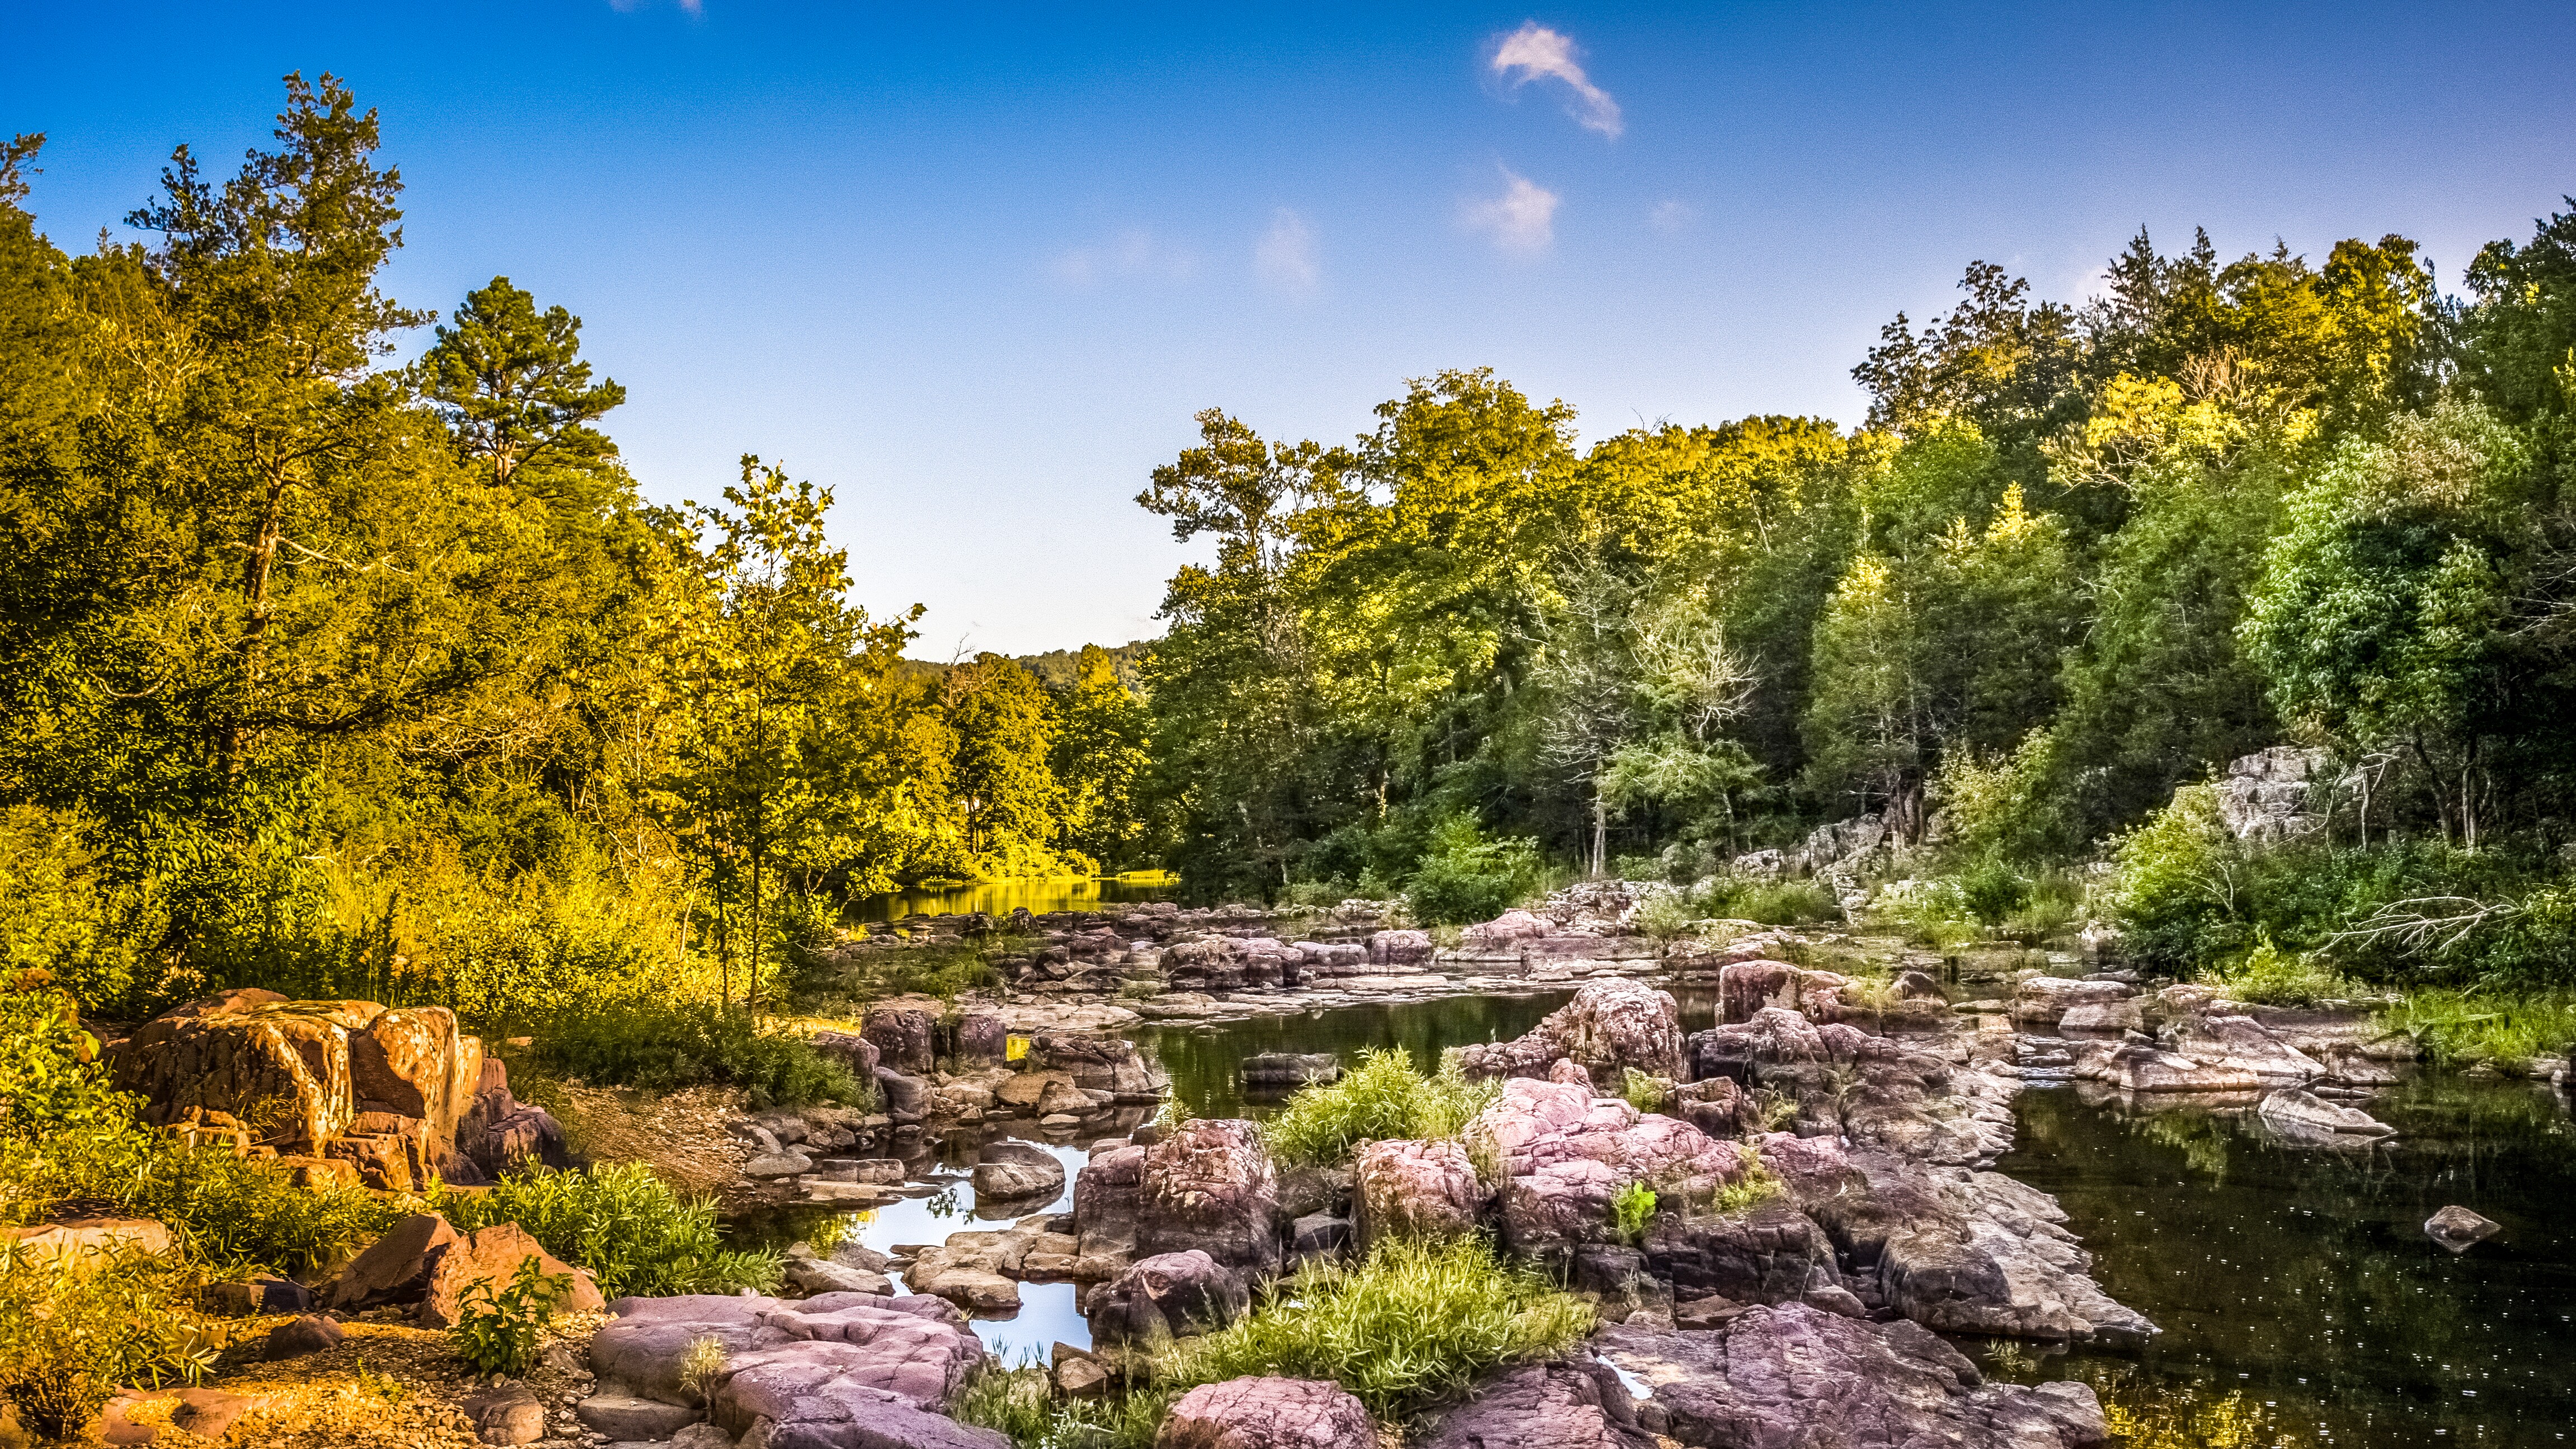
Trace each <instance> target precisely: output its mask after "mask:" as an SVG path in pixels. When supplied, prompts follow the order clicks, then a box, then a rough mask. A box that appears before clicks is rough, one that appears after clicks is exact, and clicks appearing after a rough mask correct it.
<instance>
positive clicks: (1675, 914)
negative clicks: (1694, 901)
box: [1629, 891, 1699, 941]
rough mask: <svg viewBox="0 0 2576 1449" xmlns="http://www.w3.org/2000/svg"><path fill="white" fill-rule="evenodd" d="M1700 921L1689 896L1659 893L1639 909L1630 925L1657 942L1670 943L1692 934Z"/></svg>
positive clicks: (1665, 892) (1667, 892)
mask: <svg viewBox="0 0 2576 1449" xmlns="http://www.w3.org/2000/svg"><path fill="white" fill-rule="evenodd" d="M1698 920H1699V917H1697V916H1696V915H1694V914H1693V913H1692V911H1691V902H1690V898H1689V897H1688V896H1686V895H1684V894H1683V893H1682V892H1680V891H1657V892H1656V893H1655V894H1653V895H1650V896H1648V897H1646V899H1645V901H1644V902H1643V903H1642V904H1640V905H1639V906H1638V907H1637V910H1636V914H1635V915H1633V916H1631V917H1629V924H1631V925H1633V926H1635V927H1636V928H1637V929H1638V930H1640V931H1642V932H1644V933H1645V934H1646V935H1647V936H1649V937H1652V938H1653V939H1655V940H1658V941H1670V940H1674V939H1676V938H1678V937H1681V936H1685V935H1688V934H1690V929H1691V926H1692V925H1693V924H1694V923H1696V922H1697V921H1698Z"/></svg>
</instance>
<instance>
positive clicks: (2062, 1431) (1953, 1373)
mask: <svg viewBox="0 0 2576 1449" xmlns="http://www.w3.org/2000/svg"><path fill="white" fill-rule="evenodd" d="M1593 1348H1594V1351H1595V1352H1597V1353H1598V1354H1599V1355H1600V1356H1601V1357H1602V1358H1603V1359H1605V1360H1607V1361H1608V1362H1610V1363H1611V1364H1614V1365H1616V1366H1617V1367H1619V1368H1621V1369H1624V1370H1626V1371H1627V1372H1628V1373H1629V1374H1631V1375H1634V1376H1635V1378H1636V1379H1637V1380H1638V1381H1640V1382H1641V1383H1642V1384H1643V1385H1644V1386H1645V1387H1646V1388H1647V1389H1648V1390H1649V1392H1650V1394H1651V1396H1652V1399H1653V1401H1654V1403H1655V1404H1656V1405H1657V1406H1658V1407H1660V1408H1661V1409H1662V1410H1663V1411H1664V1413H1665V1415H1666V1419H1667V1423H1668V1428H1667V1431H1666V1432H1668V1433H1669V1434H1670V1435H1671V1436H1672V1437H1673V1438H1676V1439H1679V1440H1681V1441H1682V1442H1683V1443H1685V1444H1690V1445H1695V1446H1703V1449H1844V1446H1848V1445H1855V1444H1872V1445H1889V1446H1903V1449H1990V1446H1997V1445H2011V1446H2013V1449H2079V1446H2089V1445H2095V1444H2099V1443H2101V1442H2102V1441H2103V1439H2104V1437H2105V1436H2106V1433H2107V1429H2106V1426H2105V1425H2104V1423H2103V1418H2102V1406H2101V1404H2100V1402H2099V1401H2098V1400H2096V1399H2095V1398H2094V1395H2093V1391H2092V1389H2090V1388H2088V1387H2086V1386H2085V1385H2082V1384H2077V1383H2051V1384H2040V1385H2037V1386H2034V1387H2024V1386H2022V1385H2019V1384H1989V1383H1986V1382H1985V1381H1984V1379H1983V1377H1982V1376H1981V1375H1980V1374H1979V1373H1978V1372H1977V1367H1976V1365H1975V1364H1974V1363H1972V1362H1970V1361H1969V1359H1968V1357H1967V1356H1966V1355H1965V1354H1962V1353H1961V1352H1959V1351H1958V1350H1957V1349H1955V1348H1952V1347H1951V1346H1950V1345H1949V1344H1948V1343H1947V1342H1946V1341H1944V1340H1943V1339H1942V1338H1941V1337H1940V1336H1939V1335H1937V1334H1934V1333H1932V1332H1931V1331H1929V1330H1927V1329H1924V1328H1922V1327H1920V1326H1918V1325H1916V1324H1913V1323H1908V1322H1904V1321H1901V1320H1900V1321H1898V1322H1895V1323H1888V1324H1873V1323H1867V1322H1863V1321H1861V1320H1859V1319H1853V1318H1845V1317H1843V1316H1841V1315H1839V1314H1834V1313H1827V1312H1825V1311H1823V1310H1821V1309H1817V1308H1812V1307H1809V1306H1807V1305H1806V1304H1803V1303H1787V1304H1781V1305H1778V1306H1776V1307H1767V1308H1752V1309H1748V1310H1746V1311H1745V1312H1744V1313H1742V1314H1740V1315H1738V1316H1737V1317H1736V1318H1734V1319H1733V1320H1731V1321H1730V1322H1728V1323H1727V1324H1726V1326H1724V1327H1722V1328H1716V1329H1707V1330H1686V1329H1655V1328H1639V1327H1635V1326H1632V1325H1620V1326H1617V1327H1612V1328H1605V1329H1603V1330H1601V1332H1600V1333H1599V1334H1598V1335H1597V1336H1596V1337H1595V1338H1594V1340H1593ZM1524 1442H1527V1441H1524Z"/></svg>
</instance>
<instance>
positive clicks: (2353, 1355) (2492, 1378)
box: [1988, 1077, 2576, 1446]
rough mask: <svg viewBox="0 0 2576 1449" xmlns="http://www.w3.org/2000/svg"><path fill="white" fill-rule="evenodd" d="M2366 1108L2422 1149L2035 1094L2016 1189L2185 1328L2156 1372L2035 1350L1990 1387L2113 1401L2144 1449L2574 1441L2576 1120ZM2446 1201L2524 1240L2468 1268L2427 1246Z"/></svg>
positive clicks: (2544, 1100)
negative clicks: (2030, 1189) (2353, 1146)
mask: <svg viewBox="0 0 2576 1449" xmlns="http://www.w3.org/2000/svg"><path fill="white" fill-rule="evenodd" d="M2368 1106H2369V1110H2370V1111H2371V1113H2372V1115H2374V1116H2376V1117H2378V1118H2380V1119H2381V1120H2382V1121H2385V1122H2388V1123H2390V1124H2391V1125H2393V1126H2395V1127H2396V1128H2397V1129H2398V1131H2399V1134H2400V1135H2399V1136H2398V1137H2397V1138H2395V1139H2394V1140H2392V1141H2388V1142H2385V1143H2382V1144H2379V1145H2377V1146H2374V1147H2372V1148H2370V1149H2368V1150H2363V1151H2320V1150H2316V1149H2312V1148H2302V1147H2298V1146H2295V1145H2292V1144H2289V1143H2286V1142H2284V1141H2282V1140H2281V1139H2279V1138H2278V1137H2277V1136H2275V1135H2274V1134H2272V1133H2270V1132H2268V1131H2266V1130H2265V1129H2264V1128H2263V1126H2262V1125H2261V1123H2260V1122H2259V1120H2257V1119H2255V1118H2254V1117H2253V1116H2252V1115H2251V1114H2250V1113H2249V1112H2246V1111H2244V1110H2243V1109H2242V1108H2241V1107H2232V1106H2214V1105H2213V1106H2201V1107H2192V1108H2184V1109H2180V1110H2169V1109H2158V1108H2156V1107H2153V1106H2152V1105H2150V1104H2147V1103H2137V1102H2125V1101H2122V1100H2119V1099H2118V1098H2116V1097H2112V1098H2108V1099H2104V1100H2100V1101H2095V1102H2088V1101H2086V1100H2083V1099H2082V1098H2081V1097H2080V1096H2079V1094H2078V1093H2076V1092H2073V1091H2068V1090H2055V1091H2031V1092H2026V1093H2024V1094H2023V1095H2022V1097H2021V1099H2020V1103H2019V1113H2020V1133H2019V1137H2018V1142H2017V1146H2016V1148H2015V1150H2014V1151H2013V1152H2012V1153H2011V1154H2009V1155H2008V1156H2006V1157H2005V1158H2004V1159H2003V1161H2002V1162H2001V1163H1999V1164H1998V1168H1999V1170H2001V1171H2003V1172H2005V1173H2008V1174H2009V1175H2011V1176H2013V1177H2016V1178H2019V1179H2021V1180H2022V1181H2024V1182H2028V1183H2030V1184H2031V1185H2033V1186H2035V1187H2038V1188H2041V1189H2043V1190H2045V1191H2048V1192H2052V1193H2055V1194H2057V1196H2058V1200H2059V1201H2060V1202H2061V1203H2063V1204H2064V1205H2065V1207H2066V1209H2067V1211H2068V1212H2069V1213H2070V1214H2071V1215H2072V1221H2071V1222H2070V1223H2069V1224H2068V1226H2069V1227H2071V1228H2072V1229H2073V1230H2074V1231H2076V1232H2077V1233H2079V1234H2080V1235H2082V1237H2083V1239H2084V1243H2085V1246H2086V1247H2087V1248H2089V1249H2091V1250H2092V1252H2093V1254H2094V1257H2095V1265H2094V1272H2095V1276H2096V1277H2098V1278H2099V1279H2100V1280H2101V1282H2102V1286H2103V1287H2104V1288H2105V1289H2107V1290H2108V1291H2109V1292H2110V1293H2111V1295H2112V1296H2113V1297H2115V1298H2117V1299H2119V1300H2120V1301H2121V1302H2123V1303H2127V1304H2129V1305H2131V1306H2132V1307H2135V1308H2136V1309H2138V1310H2139V1311H2140V1312H2142V1313H2145V1314H2146V1315H2147V1316H2148V1317H2150V1318H2152V1319H2154V1320H2155V1321H2156V1322H2157V1323H2158V1324H2159V1325H2161V1326H2162V1327H2163V1328H2164V1330H2165V1332H2164V1334H2163V1336H2162V1337H2160V1338H2158V1339H2157V1340H2156V1341H2155V1342H2154V1343H2153V1345H2152V1346H2151V1347H2149V1348H2148V1349H2147V1350H2146V1351H2145V1352H2144V1353H2142V1354H2141V1355H2139V1356H2137V1357H2136V1358H2134V1359H2131V1358H2122V1357H2114V1356H2109V1355H2094V1354H2081V1353H2078V1354H2071V1355H2065V1356H2062V1357H2054V1356H2052V1357H2046V1358H2042V1357H2039V1356H2037V1355H2035V1354H2032V1353H2031V1352H2030V1351H2029V1350H2028V1348H2026V1347H2025V1348H2024V1349H2023V1350H2021V1351H2019V1352H2018V1353H2016V1354H2010V1355H1995V1356H1990V1357H1989V1359H1988V1367H1989V1369H1990V1370H1992V1371H1994V1372H1995V1373H1996V1374H1997V1376H1999V1377H2009V1378H2020V1379H2026V1380H2028V1379H2043V1378H2059V1377H2083V1378H2086V1379H2089V1380H2091V1381H2093V1382H2094V1383H2095V1384H2096V1386H2097V1387H2099V1388H2101V1389H2102V1390H2103V1392H2104V1394H2105V1396H2106V1398H2110V1399H2113V1400H2115V1401H2116V1402H2117V1403H2119V1404H2120V1405H2121V1406H2122V1408H2123V1413H2124V1415H2126V1416H2127V1417H2128V1418H2129V1419H2130V1420H2131V1421H2132V1422H2133V1423H2135V1424H2136V1425H2137V1428H2136V1430H2135V1432H2134V1433H2133V1435H2132V1442H2133V1443H2137V1444H2159V1443H2173V1444H2186V1443H2188V1444H2201V1443H2216V1442H2221V1440H2222V1439H2224V1438H2225V1437H2226V1435H2223V1434H2218V1433H2217V1430H2215V1429H2213V1428H2212V1427H2211V1426H2212V1425H2213V1424H2216V1423H2218V1422H2219V1421H2220V1420H2225V1421H2227V1423H2228V1425H2229V1426H2230V1432H2233V1430H2234V1429H2239V1428H2248V1427H2249V1426H2250V1425H2252V1424H2253V1423H2254V1422H2255V1420H2257V1419H2259V1420H2260V1421H2261V1424H2262V1428H2261V1431H2260V1433H2261V1437H2260V1438H2259V1439H2249V1440H2246V1441H2245V1442H2248V1443H2254V1442H2260V1443H2263V1444H2266V1445H2268V1444H2271V1443H2273V1442H2275V1440H2276V1439H2277V1440H2278V1441H2279V1442H2282V1443H2289V1444H2318V1445H2325V1444H2370V1445H2379V1444H2434V1443H2445V1442H2448V1443H2477V1444H2485V1445H2524V1444H2530V1445H2539V1444H2548V1445H2553V1446H2558V1445H2563V1444H2564V1443H2565V1442H2566V1440H2565V1439H2564V1438H2563V1437H2562V1436H2563V1435H2565V1434H2566V1433H2568V1432H2569V1420H2570V1418H2571V1406H2576V1363H2571V1359H2570V1350H2571V1349H2576V1321H2571V1320H2576V1213H2571V1204H2576V1150H2571V1149H2576V1132H2571V1130H2570V1127H2569V1123H2568V1119H2567V1115H2566V1111H2565V1108H2564V1106H2563V1104H2562V1103H2561V1102H2560V1101H2559V1100H2558V1099H2556V1098H2555V1097H2554V1096H2553V1095H2552V1094H2551V1093H2549V1092H2547V1091H2545V1090H2539V1089H2534V1088H2530V1087H2526V1086H2519V1085H2508V1084H2489V1083H2477V1082H2470V1081H2465V1080H2462V1079H2459V1078H2456V1077H2428V1078H2425V1079H2421V1080H2418V1081H2415V1082H2412V1083H2409V1084H2407V1085H2406V1086H2404V1087H2402V1088H2400V1089H2398V1090H2397V1091H2395V1092H2393V1093H2391V1094H2389V1095H2387V1096H2385V1097H2382V1098H2379V1099H2377V1100H2375V1101H2373V1102H2371V1103H2370V1104H2368ZM2448 1203H2459V1204H2461V1205H2463V1206H2466V1207H2469V1208H2472V1209H2474V1210H2476V1211H2478V1212H2480V1213H2483V1214H2485V1215H2486V1216H2488V1217H2490V1218H2493V1219H2495V1220H2496V1221H2497V1222H2498V1223H2501V1224H2503V1229H2504V1230H2503V1231H2502V1232H2501V1233H2499V1234H2498V1235H2497V1236H2496V1237H2495V1238H2493V1239H2491V1240H2489V1241H2488V1242H2486V1243H2484V1244H2481V1245H2480V1246H2478V1247H2476V1248H2474V1249H2471V1250H2470V1251H2469V1252H2467V1253H2465V1254H2462V1255H2460V1256H2458V1257H2454V1256H2453V1255H2452V1254H2450V1253H2449V1252H2447V1251H2445V1250H2444V1249H2443V1248H2441V1247H2440V1246H2439V1245H2437V1244H2435V1243H2434V1242H2433V1241H2432V1240H2431V1239H2429V1238H2427V1237H2426V1236H2425V1234H2424V1229H2423V1223H2424V1219H2426V1218H2427V1217H2430V1216H2431V1215H2432V1214H2433V1213H2434V1211H2435V1210H2436V1209H2439V1208H2441V1207H2442V1206H2444V1205H2445V1204H2448ZM2168 1421H2170V1422H2168ZM2159 1435H2164V1436H2168V1437H2159ZM2213 1435H2217V1437H2212V1436H2213ZM2172 1436H2179V1437H2172Z"/></svg>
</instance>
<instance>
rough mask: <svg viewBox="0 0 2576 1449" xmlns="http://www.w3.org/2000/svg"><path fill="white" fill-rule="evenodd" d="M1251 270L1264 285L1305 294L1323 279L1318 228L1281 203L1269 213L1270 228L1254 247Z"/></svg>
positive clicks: (1300, 294)
mask: <svg viewBox="0 0 2576 1449" xmlns="http://www.w3.org/2000/svg"><path fill="white" fill-rule="evenodd" d="M1252 270H1253V273H1254V275H1256V276H1258V277H1260V278H1261V281H1262V284H1263V285H1264V286H1267V287H1270V288H1272V289H1273V290H1276V291H1281V292H1286V293H1289V294H1291V295H1293V296H1304V295H1306V294H1307V293H1310V292H1312V291H1314V290H1315V286H1316V284H1317V283H1319V282H1321V281H1322V280H1323V279H1324V264H1323V261H1322V259H1321V258H1320V257H1318V256H1317V255H1316V253H1315V228H1314V227H1312V226H1310V225H1308V224H1307V221H1306V218H1304V217H1302V216H1299V215H1298V214H1297V213H1295V212H1293V211H1291V210H1289V209H1288V208H1287V207H1284V206H1283V207H1281V208H1279V209H1278V210H1277V211H1275V212H1272V213H1271V214H1270V229H1269V230H1268V231H1265V232H1263V233H1262V234H1261V240H1260V241H1259V242H1257V243H1255V244H1254V245H1253V248H1252Z"/></svg>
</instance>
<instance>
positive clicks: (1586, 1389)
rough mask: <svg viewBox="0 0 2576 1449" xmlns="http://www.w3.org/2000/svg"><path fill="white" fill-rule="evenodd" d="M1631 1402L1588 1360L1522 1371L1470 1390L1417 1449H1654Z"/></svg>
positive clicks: (1604, 1368)
mask: <svg viewBox="0 0 2576 1449" xmlns="http://www.w3.org/2000/svg"><path fill="white" fill-rule="evenodd" d="M1655 1444H1656V1439H1655V1436H1654V1435H1653V1434H1652V1433H1649V1432H1648V1431H1647V1430H1646V1429H1645V1427H1644V1426H1643V1425H1641V1424H1640V1423H1638V1420H1637V1405H1636V1400H1635V1399H1634V1398H1632V1397H1631V1396H1630V1395H1629V1393H1628V1388H1627V1386H1626V1385H1625V1384H1622V1383H1621V1382H1619V1376H1618V1375H1617V1374H1616V1373H1614V1372H1613V1371H1612V1370H1611V1369H1610V1367H1609V1366H1608V1365H1606V1364H1604V1363H1602V1362H1600V1361H1599V1360H1597V1359H1595V1358H1593V1357H1592V1356H1591V1355H1590V1354H1589V1353H1582V1354H1578V1355H1577V1356H1575V1357H1573V1358H1571V1359H1565V1360H1559V1361H1557V1362H1553V1363H1533V1364H1523V1365H1521V1366H1520V1367H1518V1368H1514V1369H1509V1370H1506V1371H1505V1372H1504V1373H1502V1374H1501V1375H1499V1376H1497V1377H1495V1378H1492V1379H1488V1380H1486V1381H1485V1382H1483V1383H1481V1384H1478V1385H1476V1387H1475V1389H1474V1391H1473V1393H1472V1396H1471V1397H1470V1398H1469V1399H1468V1400H1467V1402H1466V1403H1464V1404H1461V1405H1459V1406H1458V1407H1457V1408H1454V1409H1452V1410H1450V1411H1449V1412H1448V1413H1446V1414H1444V1415H1442V1416H1441V1418H1440V1422H1439V1424H1438V1425H1437V1427H1435V1428H1434V1429H1433V1430H1432V1431H1431V1435H1430V1437H1429V1438H1428V1439H1425V1440H1423V1441H1421V1449H1655Z"/></svg>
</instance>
